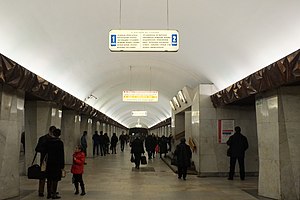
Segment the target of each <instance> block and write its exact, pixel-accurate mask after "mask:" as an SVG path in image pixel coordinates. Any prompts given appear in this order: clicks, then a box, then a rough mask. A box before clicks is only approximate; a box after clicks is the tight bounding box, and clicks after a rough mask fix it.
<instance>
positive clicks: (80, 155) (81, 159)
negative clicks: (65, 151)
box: [71, 145, 85, 196]
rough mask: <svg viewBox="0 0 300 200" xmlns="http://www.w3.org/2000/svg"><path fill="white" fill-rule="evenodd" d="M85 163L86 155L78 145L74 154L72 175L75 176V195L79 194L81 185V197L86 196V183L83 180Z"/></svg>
mask: <svg viewBox="0 0 300 200" xmlns="http://www.w3.org/2000/svg"><path fill="white" fill-rule="evenodd" d="M84 163H85V153H84V152H83V149H82V147H81V146H80V145H78V146H77V147H76V149H75V152H74V154H73V164H72V168H71V173H72V174H73V178H72V180H73V183H74V185H75V193H74V194H76V195H77V194H79V184H80V188H81V194H80V195H81V196H83V195H85V188H84V182H83V179H82V174H83V168H84Z"/></svg>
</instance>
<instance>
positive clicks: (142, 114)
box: [131, 110, 147, 117]
mask: <svg viewBox="0 0 300 200" xmlns="http://www.w3.org/2000/svg"><path fill="white" fill-rule="evenodd" d="M131 116H132V117H146V116H147V111H145V110H133V111H131Z"/></svg>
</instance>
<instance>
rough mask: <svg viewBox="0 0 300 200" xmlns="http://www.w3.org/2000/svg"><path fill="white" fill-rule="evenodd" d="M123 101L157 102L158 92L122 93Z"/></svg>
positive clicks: (126, 91)
mask: <svg viewBox="0 0 300 200" xmlns="http://www.w3.org/2000/svg"><path fill="white" fill-rule="evenodd" d="M123 101H127V102H128V101H129V102H158V91H129V90H125V91H123Z"/></svg>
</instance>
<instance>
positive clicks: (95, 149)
mask: <svg viewBox="0 0 300 200" xmlns="http://www.w3.org/2000/svg"><path fill="white" fill-rule="evenodd" d="M92 139H93V156H94V157H95V155H96V154H97V156H99V135H98V131H95V133H94V135H93V137H92Z"/></svg>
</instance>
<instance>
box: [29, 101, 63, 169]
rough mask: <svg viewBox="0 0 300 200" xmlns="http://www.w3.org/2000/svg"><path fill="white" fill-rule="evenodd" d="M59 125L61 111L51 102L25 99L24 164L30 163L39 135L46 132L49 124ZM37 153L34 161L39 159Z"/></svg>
mask: <svg viewBox="0 0 300 200" xmlns="http://www.w3.org/2000/svg"><path fill="white" fill-rule="evenodd" d="M52 125H53V126H56V127H57V128H60V126H61V111H60V110H59V108H58V106H57V105H56V104H55V103H53V102H48V101H26V102H25V141H26V153H25V166H26V169H27V168H28V167H29V166H30V165H31V163H32V159H33V156H34V154H35V147H36V145H37V142H38V139H39V137H41V136H42V135H45V134H47V133H48V130H49V127H50V126H52ZM39 156H40V154H38V156H37V159H36V163H38V161H39V159H40V157H39Z"/></svg>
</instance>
